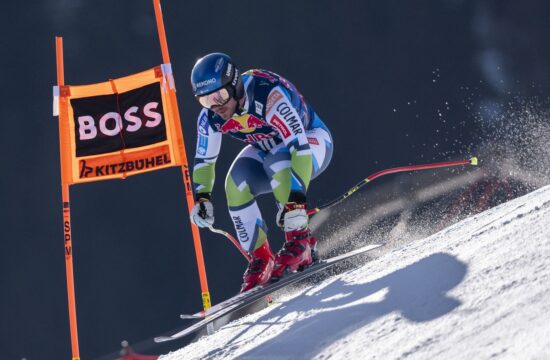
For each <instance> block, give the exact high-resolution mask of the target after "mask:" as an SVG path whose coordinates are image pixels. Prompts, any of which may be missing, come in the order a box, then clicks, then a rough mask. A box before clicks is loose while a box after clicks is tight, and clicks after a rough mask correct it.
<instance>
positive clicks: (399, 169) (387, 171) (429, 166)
mask: <svg viewBox="0 0 550 360" xmlns="http://www.w3.org/2000/svg"><path fill="white" fill-rule="evenodd" d="M477 164H478V160H477V157H475V156H474V157H472V158H470V159H468V160H458V161H447V162H440V163H432V164H423V165H409V166H400V167H396V168H391V169H385V170H381V171H378V172H376V173H374V174H372V175H369V176H368V177H366V178H365V179H363V180H361V181H360V182H359V183H357V185H355V186H354V187H352V188H351V189H349V190H348V191H347V192H346V193H345V194H343V195H341V196H340V197H338V198H336V199H334V200H332V201H329V202H328V203H325V204H323V205H321V206H318V207H316V208H313V209H310V210H309V211H308V212H307V214H308V215H309V216H312V215H314V214H317V213H318V212H319V211H321V210H323V209H326V208H329V207H331V206H334V205H336V204H339V203H340V202H342V201H343V200H345V199H347V198H348V197H350V196H351V195H352V194H354V193H355V192H357V190H359V189H361V188H362V187H363V186H365V185H366V184H367V183H369V182H371V181H373V180H374V179H376V178H379V177H380V176H383V175H388V174H395V173H399V172H406V171H415V170H428V169H437V168H443V167H450V166H459V165H477ZM208 229H209V230H210V231H212V232H215V233H217V234H221V235H223V236H225V237H226V238H228V239H229V240H230V241H231V242H232V243H233V245H235V246H236V247H237V249H239V251H240V252H241V254H243V256H244V257H245V258H246V260H247V261H248V262H250V261H251V260H250V256H248V254H247V253H246V252H245V251H244V250H243V248H242V247H241V245H240V243H239V242H238V241H237V240H236V239H235V238H234V237H233V236H231V234H229V233H228V232H227V231H223V230H220V229H215V228H213V227H212V226H209V227H208Z"/></svg>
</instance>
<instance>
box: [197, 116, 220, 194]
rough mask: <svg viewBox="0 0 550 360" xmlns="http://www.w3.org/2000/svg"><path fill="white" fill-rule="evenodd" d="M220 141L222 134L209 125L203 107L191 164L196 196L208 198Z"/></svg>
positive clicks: (212, 185)
mask: <svg viewBox="0 0 550 360" xmlns="http://www.w3.org/2000/svg"><path fill="white" fill-rule="evenodd" d="M221 143H222V134H221V133H220V132H218V131H216V130H214V129H213V128H212V127H211V126H210V123H209V121H208V110H206V109H203V110H202V111H201V112H200V114H199V118H198V120H197V147H196V151H195V161H194V164H193V187H194V190H195V196H196V197H197V198H200V197H206V198H209V197H210V194H211V193H212V188H213V187H214V180H215V178H216V171H215V167H216V160H217V159H218V155H219V153H220V148H221Z"/></svg>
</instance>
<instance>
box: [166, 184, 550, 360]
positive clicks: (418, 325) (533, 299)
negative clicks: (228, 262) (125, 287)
mask: <svg viewBox="0 0 550 360" xmlns="http://www.w3.org/2000/svg"><path fill="white" fill-rule="evenodd" d="M375 255H376V256H377V257H376V258H375V259H374V260H372V261H370V262H367V263H365V264H363V265H362V266H360V267H359V268H356V269H354V270H351V271H348V272H345V273H343V274H340V275H338V276H335V277H332V278H329V279H327V280H325V281H322V282H321V283H319V284H317V285H315V286H313V287H311V286H310V287H308V288H304V289H302V290H301V291H299V293H295V294H293V295H292V296H289V297H287V298H286V299H280V301H279V303H278V304H277V305H275V306H272V307H269V308H267V309H265V310H262V311H260V312H259V313H256V314H252V315H248V316H246V317H244V318H242V319H240V320H238V321H234V322H232V323H230V324H227V325H226V326H225V327H223V328H221V329H220V330H219V331H218V332H216V333H215V334H213V335H211V336H205V337H203V338H201V339H200V340H198V341H196V342H194V343H192V344H190V345H188V346H186V347H185V348H183V349H181V350H179V351H176V352H173V353H171V354H168V355H165V356H162V357H161V358H160V359H162V360H176V359H177V360H179V359H220V358H239V359H328V358H330V359H404V358H407V359H489V358H497V359H550V187H548V186H547V187H544V188H541V189H539V190H537V191H535V192H533V193H530V194H528V195H526V196H523V197H521V198H517V199H515V200H513V201H510V202H508V203H505V204H502V205H500V206H498V207H496V208H493V209H490V210H488V211H485V212H484V213H481V214H478V215H475V216H472V217H470V218H468V219H466V220H464V221H461V222H460V223H457V224H455V225H453V226H451V227H449V228H447V229H445V230H443V231H440V232H439V233H437V234H435V235H432V236H430V237H428V238H426V239H422V240H417V241H414V242H411V243H409V244H406V245H401V246H400V247H399V248H393V249H385V250H383V251H381V252H380V253H378V254H375Z"/></svg>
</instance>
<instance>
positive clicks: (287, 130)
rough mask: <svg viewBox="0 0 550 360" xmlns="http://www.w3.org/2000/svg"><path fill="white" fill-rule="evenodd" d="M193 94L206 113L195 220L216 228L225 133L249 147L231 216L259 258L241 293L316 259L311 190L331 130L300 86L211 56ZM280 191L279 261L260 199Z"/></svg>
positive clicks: (200, 68)
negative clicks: (219, 166)
mask: <svg viewBox="0 0 550 360" xmlns="http://www.w3.org/2000/svg"><path fill="white" fill-rule="evenodd" d="M191 85H192V88H193V93H194V95H195V97H196V99H197V100H198V101H199V103H200V104H201V105H202V107H203V109H202V110H201V112H200V113H199V116H198V123H197V130H198V131H197V136H198V140H197V147H196V154H195V162H194V167H193V185H194V190H195V197H196V203H195V206H194V208H193V211H192V213H191V221H192V222H193V223H194V224H196V225H197V226H199V227H201V228H204V227H209V226H212V224H213V223H214V211H213V210H214V208H213V205H212V196H211V193H212V188H213V186H214V178H215V163H216V159H217V157H218V154H219V152H220V146H221V140H222V139H221V138H222V134H227V135H230V136H232V137H234V138H237V139H239V140H242V141H244V142H246V143H247V144H248V145H247V146H245V147H244V149H243V150H242V151H241V152H240V153H239V154H238V155H237V157H236V159H235V160H234V161H233V163H232V165H231V168H230V169H229V173H228V174H227V177H226V179H225V192H226V196H227V204H228V207H229V214H230V216H231V219H232V220H233V224H234V227H235V231H236V233H237V236H238V239H239V242H240V244H241V246H242V247H243V249H244V250H246V251H248V253H249V254H250V255H251V257H252V261H251V262H250V264H249V265H248V268H247V269H246V271H245V273H244V276H243V284H242V286H241V292H244V291H247V290H249V289H251V288H253V287H255V286H257V285H260V284H264V283H266V282H268V281H269V280H270V279H272V278H273V279H278V278H280V277H281V276H283V275H284V273H285V272H289V271H291V272H292V271H297V270H300V269H303V268H305V267H307V266H309V265H310V264H311V263H312V262H313V261H315V260H316V254H315V246H316V239H315V237H313V236H312V235H311V232H310V230H309V227H308V220H309V217H308V215H307V204H306V192H307V189H308V186H309V182H310V180H311V179H313V178H315V177H317V176H318V175H319V174H320V173H322V172H323V171H324V170H325V169H326V167H327V166H328V164H329V162H330V159H331V157H332V137H331V134H330V131H329V130H328V128H327V127H326V126H325V124H324V123H323V122H322V121H321V119H320V118H319V117H318V116H317V114H316V113H315V112H314V111H313V109H312V108H311V106H310V105H309V104H308V103H307V102H306V101H305V99H304V97H303V96H302V95H301V94H300V92H298V90H297V89H296V87H295V86H294V85H293V84H292V83H290V82H289V81H288V80H286V79H285V78H283V77H281V76H279V75H277V74H275V73H273V72H271V71H267V70H257V69H255V70H249V71H247V72H245V73H243V74H239V70H238V69H237V67H236V66H235V64H234V63H233V62H232V60H231V58H230V57H229V56H227V55H225V54H222V53H211V54H208V55H206V56H204V57H203V58H201V59H199V60H198V61H197V62H196V64H195V66H194V67H193V70H192V72H191ZM270 192H272V193H273V194H274V196H275V199H276V201H277V205H278V207H279V211H278V213H277V225H278V226H280V227H281V228H282V229H283V230H284V232H285V240H286V241H285V243H284V245H283V247H282V249H281V250H280V251H279V252H278V253H277V254H276V255H275V254H274V253H273V251H272V249H271V247H270V245H269V242H268V240H267V226H266V223H265V222H264V220H263V219H262V215H261V213H260V209H259V208H258V205H257V203H256V197H257V196H259V195H261V194H266V193H270Z"/></svg>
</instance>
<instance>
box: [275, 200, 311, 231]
mask: <svg viewBox="0 0 550 360" xmlns="http://www.w3.org/2000/svg"><path fill="white" fill-rule="evenodd" d="M308 220H309V217H308V215H307V206H306V204H305V203H295V202H289V203H286V204H285V205H284V206H283V207H281V208H280V209H279V211H278V212H277V225H279V227H280V228H282V229H283V230H284V231H285V232H287V231H294V230H302V229H305V228H306V227H307V224H308Z"/></svg>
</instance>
